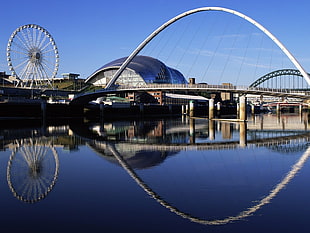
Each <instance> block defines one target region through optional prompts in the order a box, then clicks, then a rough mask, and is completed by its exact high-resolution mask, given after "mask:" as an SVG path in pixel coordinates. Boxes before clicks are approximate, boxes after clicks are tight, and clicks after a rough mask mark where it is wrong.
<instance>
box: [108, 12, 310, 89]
mask: <svg viewBox="0 0 310 233" xmlns="http://www.w3.org/2000/svg"><path fill="white" fill-rule="evenodd" d="M204 11H206V12H208V11H220V12H226V13H229V14H232V15H236V16H238V17H240V18H242V19H244V20H245V21H247V22H249V23H251V24H253V25H254V26H255V27H257V28H258V29H259V30H261V31H262V32H263V33H264V34H265V35H267V36H268V37H269V38H270V39H271V40H272V41H273V42H274V43H275V44H276V45H277V46H278V47H279V48H280V49H281V50H282V52H283V53H284V54H285V55H286V56H287V57H288V58H289V59H290V61H291V62H292V63H293V64H294V66H295V67H296V69H297V70H298V71H299V72H300V74H301V75H302V76H303V77H304V79H305V81H306V82H307V83H308V84H309V85H310V76H309V75H308V73H307V72H306V71H305V69H304V68H303V67H302V66H301V64H300V63H299V62H298V61H297V59H296V58H295V57H294V56H293V55H292V53H291V52H290V51H289V50H288V49H287V48H286V47H285V46H284V45H283V44H282V43H281V42H280V41H279V40H278V39H277V38H276V37H275V36H274V35H273V34H272V33H271V32H270V31H268V30H267V29H266V28H265V27H264V26H262V25H261V24H260V23H258V22H257V21H255V20H254V19H252V18H250V17H249V16H247V15H244V14H242V13H240V12H238V11H235V10H232V9H228V8H224V7H201V8H196V9H193V10H189V11H186V12H184V13H182V14H179V15H177V16H176V17H174V18H172V19H170V20H169V21H167V22H166V23H164V24H162V25H161V26H160V27H159V28H157V29H156V30H155V31H154V32H152V33H151V34H150V35H149V36H148V37H147V38H146V39H145V40H144V41H143V42H142V43H141V44H140V45H138V47H137V48H136V49H135V50H134V51H133V52H132V53H131V54H130V55H129V56H128V57H127V59H126V60H125V61H124V62H123V64H122V65H121V66H120V68H119V69H118V70H117V71H116V73H115V74H114V76H113V77H112V79H111V80H110V81H109V83H108V84H107V86H106V89H109V88H110V87H111V86H112V85H114V83H115V82H116V80H117V79H118V77H119V76H120V75H121V73H122V72H123V71H124V70H125V68H126V67H127V65H128V64H129V63H130V62H131V61H132V60H133V59H134V58H135V57H136V55H138V53H139V52H140V51H141V50H142V49H143V48H144V47H145V46H146V45H147V44H148V43H149V42H150V41H151V40H152V39H154V38H155V37H156V36H157V35H158V34H159V33H160V32H162V31H163V30H164V29H166V28H167V27H169V26H170V25H172V24H173V23H175V22H176V21H178V20H180V19H182V18H184V17H187V16H189V15H192V14H195V13H198V12H204Z"/></svg>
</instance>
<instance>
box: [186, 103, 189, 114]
mask: <svg viewBox="0 0 310 233" xmlns="http://www.w3.org/2000/svg"><path fill="white" fill-rule="evenodd" d="M188 107H189V106H188V104H186V105H185V114H186V115H189V111H188Z"/></svg>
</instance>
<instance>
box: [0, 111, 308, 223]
mask: <svg viewBox="0 0 310 233" xmlns="http://www.w3.org/2000/svg"><path fill="white" fill-rule="evenodd" d="M275 117H276V121H277V120H278V118H277V116H275ZM275 117H274V116H272V115H270V116H269V115H264V116H256V117H255V118H253V119H249V120H248V122H247V123H244V122H242V123H236V122H234V123H232V122H222V121H211V120H210V121H208V120H205V119H191V118H181V119H161V120H148V121H123V122H107V123H104V124H102V125H101V124H99V123H94V122H88V123H83V124H72V125H70V126H53V127H48V128H46V129H44V130H42V129H32V130H31V129H29V131H25V134H24V135H23V136H20V138H19V139H14V138H15V136H16V135H19V131H20V129H14V130H11V131H10V133H9V134H8V133H4V132H5V131H2V130H1V129H0V131H1V132H3V133H2V135H3V138H2V139H1V141H2V144H3V145H4V148H9V149H10V150H11V151H12V153H11V156H10V157H9V161H8V166H7V181H8V185H9V188H10V190H11V192H12V193H13V195H14V196H15V197H16V198H17V199H19V200H21V201H23V202H28V203H35V202H38V201H41V200H43V199H44V198H45V197H46V196H47V195H48V194H49V193H50V192H51V190H52V189H53V188H54V186H55V184H56V182H57V178H58V174H59V159H58V153H57V150H56V147H62V148H68V149H74V150H78V147H79V146H80V145H88V146H89V147H91V148H92V149H93V150H94V151H95V152H96V153H98V154H99V155H100V156H101V157H103V158H104V159H106V160H108V161H109V162H112V163H115V164H118V165H119V166H121V167H122V168H124V169H125V170H126V171H127V173H128V174H129V175H130V176H131V177H132V178H133V179H134V180H135V181H136V182H137V184H138V185H139V186H140V187H142V188H143V189H144V190H145V191H146V192H147V193H148V195H150V196H151V197H153V198H154V199H155V200H156V201H157V202H159V203H160V204H161V205H163V206H164V207H166V208H168V209H169V210H171V211H172V212H174V213H176V214H178V215H180V216H182V217H184V218H187V219H190V220H191V221H194V222H198V223H201V224H211V225H214V224H225V223H229V222H231V221H235V220H239V219H242V218H245V217H247V216H250V215H251V214H253V213H254V212H255V211H257V210H258V209H260V208H261V207H262V206H263V205H265V204H267V203H269V202H270V200H271V199H272V198H274V197H275V195H277V194H278V193H279V192H280V190H282V189H283V187H284V186H285V185H286V184H287V183H288V182H289V181H290V180H291V179H292V178H293V177H294V176H295V175H296V174H297V173H298V171H299V170H300V169H301V168H302V166H303V164H304V163H305V162H306V160H307V159H308V157H309V154H310V151H309V148H308V145H309V144H308V143H309V140H310V131H308V129H309V123H308V115H303V116H302V117H300V116H298V115H296V116H285V115H283V116H281V118H280V121H279V122H280V123H278V124H274V122H275ZM272 122H273V123H272ZM283 126H284V127H283ZM15 131H16V132H15ZM6 132H7V131H6ZM14 132H15V133H14ZM27 132H28V133H27ZM251 147H253V148H256V147H266V148H268V149H269V150H271V151H277V152H279V153H282V154H287V153H291V152H303V151H306V152H305V153H304V155H302V157H301V158H300V159H299V161H298V162H297V163H296V164H295V165H293V166H292V168H291V170H290V171H289V172H288V173H287V175H286V176H285V178H284V179H283V180H282V181H281V182H280V183H279V184H277V185H276V186H275V188H273V189H272V190H271V191H270V193H269V195H267V196H266V198H264V199H262V200H260V201H258V202H256V203H258V204H257V205H254V206H251V207H249V208H248V209H246V210H244V211H242V212H240V213H239V214H237V215H236V216H233V217H229V218H227V219H222V220H205V219H200V218H195V217H193V216H191V215H189V214H186V213H183V212H182V211H179V210H178V208H177V207H173V206H171V205H170V204H169V203H168V202H166V201H164V200H162V199H161V198H160V196H159V195H158V194H157V193H155V191H153V190H151V189H150V187H149V186H148V185H147V184H145V183H144V181H143V180H142V179H141V178H139V177H138V176H137V174H136V171H135V170H136V169H144V168H151V167H155V166H159V164H161V163H164V162H165V160H166V159H167V158H169V157H172V156H178V154H179V153H180V152H181V151H189V150H193V151H197V150H202V151H204V150H223V149H231V150H234V149H241V150H242V149H243V148H251Z"/></svg>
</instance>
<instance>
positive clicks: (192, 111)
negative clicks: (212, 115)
mask: <svg viewBox="0 0 310 233" xmlns="http://www.w3.org/2000/svg"><path fill="white" fill-rule="evenodd" d="M194 115H195V102H194V101H193V100H191V101H189V116H190V117H193V116H194Z"/></svg>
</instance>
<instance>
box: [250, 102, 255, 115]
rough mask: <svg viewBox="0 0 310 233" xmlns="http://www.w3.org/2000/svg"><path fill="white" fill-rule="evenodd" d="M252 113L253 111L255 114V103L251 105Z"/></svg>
mask: <svg viewBox="0 0 310 233" xmlns="http://www.w3.org/2000/svg"><path fill="white" fill-rule="evenodd" d="M251 113H252V115H254V114H255V105H254V104H252V105H251Z"/></svg>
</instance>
